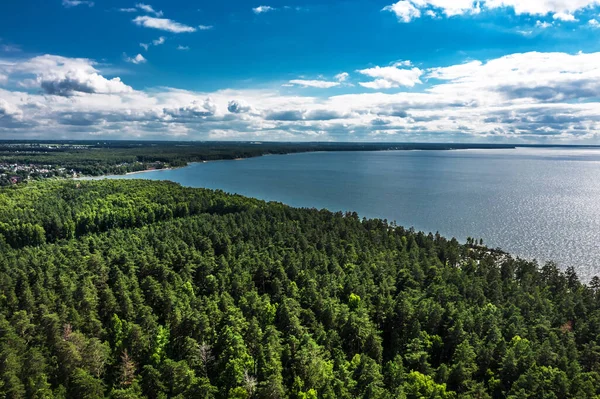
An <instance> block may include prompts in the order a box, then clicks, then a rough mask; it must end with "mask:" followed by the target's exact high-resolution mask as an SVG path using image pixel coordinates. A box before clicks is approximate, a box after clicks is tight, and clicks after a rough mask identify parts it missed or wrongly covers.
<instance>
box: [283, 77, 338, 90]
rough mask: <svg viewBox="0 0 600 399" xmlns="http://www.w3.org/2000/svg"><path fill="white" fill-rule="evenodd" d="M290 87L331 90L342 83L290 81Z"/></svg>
mask: <svg viewBox="0 0 600 399" xmlns="http://www.w3.org/2000/svg"><path fill="white" fill-rule="evenodd" d="M289 85H292V86H300V87H305V88H306V87H315V88H319V89H330V88H332V87H336V86H339V85H340V82H328V81H326V80H304V79H294V80H290V81H289Z"/></svg>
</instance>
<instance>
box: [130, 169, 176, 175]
mask: <svg viewBox="0 0 600 399" xmlns="http://www.w3.org/2000/svg"><path fill="white" fill-rule="evenodd" d="M173 169H175V168H163V169H146V170H139V171H137V172H128V173H125V175H126V176H129V175H137V174H140V173H147V172H160V171H162V170H173Z"/></svg>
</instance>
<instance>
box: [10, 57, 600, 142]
mask: <svg viewBox="0 0 600 399" xmlns="http://www.w3.org/2000/svg"><path fill="white" fill-rule="evenodd" d="M402 66H404V65H402ZM404 67H405V69H400V68H396V67H385V68H396V69H398V70H403V71H412V69H410V68H407V67H406V66H404ZM97 68H99V67H98V65H97V64H96V63H94V62H93V61H91V60H87V59H72V58H65V57H58V56H41V57H34V58H31V59H21V60H15V59H2V58H1V57H0V75H3V76H7V83H8V85H6V86H2V88H0V135H1V136H2V137H5V138H21V139H23V138H26V137H28V138H36V137H37V138H47V137H61V138H86V137H89V135H90V134H93V135H94V137H104V138H121V139H123V138H153V139H160V138H163V139H168V138H169V137H173V136H177V137H179V138H187V139H197V140H198V139H200V140H201V139H209V138H216V137H220V138H223V139H238V140H244V139H252V140H254V139H258V140H276V139H281V140H310V139H313V140H340V141H344V140H370V139H378V138H379V139H382V140H383V139H387V140H390V139H392V140H398V141H401V140H414V141H418V140H424V141H426V140H436V139H437V140H442V141H443V140H448V137H450V138H453V137H454V138H456V137H458V138H462V140H465V141H467V140H473V139H477V140H486V139H488V140H495V141H502V140H505V141H511V142H519V141H548V140H551V141H554V142H563V141H566V142H571V143H575V142H582V143H583V142H594V141H596V142H597V141H598V140H599V139H600V101H599V100H598V98H599V97H600V53H591V54H585V53H577V54H566V53H537V52H530V53H523V54H512V55H507V56H504V57H500V58H496V59H491V60H487V61H486V60H482V61H470V62H467V63H462V64H457V65H450V66H443V67H434V68H428V69H423V70H420V73H419V74H418V75H416V77H413V80H412V81H411V80H410V79H409V78H407V77H406V76H404V77H403V78H402V79H401V78H400V77H398V76H396V75H395V73H396V72H394V71H391V72H389V71H387V70H384V71H382V70H383V69H384V68H379V70H377V69H376V68H370V69H371V70H374V72H369V75H366V74H365V76H371V77H373V82H366V84H371V86H373V87H375V86H376V85H381V86H382V87H386V86H389V85H397V84H398V83H397V81H399V80H402V81H403V82H404V81H405V80H406V79H408V80H406V82H415V81H416V80H421V79H422V80H425V79H427V81H428V85H427V86H424V87H422V88H420V90H417V89H413V90H402V89H399V90H397V92H395V93H382V92H371V91H370V90H365V89H363V90H364V91H363V92H358V90H361V89H360V87H359V88H357V89H356V90H353V94H342V95H334V96H327V95H323V96H318V97H317V96H314V95H313V94H312V93H311V95H302V94H300V89H295V90H296V92H295V93H292V94H286V92H287V91H288V90H285V91H282V92H280V91H279V90H219V91H213V92H193V91H187V90H177V89H173V88H164V87H156V88H152V89H150V90H148V91H141V90H135V89H133V88H131V87H130V86H127V85H126V84H125V83H123V82H121V80H120V79H119V78H116V77H114V78H108V77H105V76H103V74H102V72H101V71H99V70H98V69H97ZM367 70H368V69H367ZM367 70H365V71H367ZM391 74H393V75H392V77H390V75H391ZM378 81H381V82H378ZM406 82H405V83H406ZM331 83H336V82H331ZM415 85H416V83H415ZM19 86H20V87H21V88H20V89H15V88H16V87H19ZM6 87H10V88H13V89H11V90H8V89H6ZM405 87H410V86H405ZM336 92H337V90H336Z"/></svg>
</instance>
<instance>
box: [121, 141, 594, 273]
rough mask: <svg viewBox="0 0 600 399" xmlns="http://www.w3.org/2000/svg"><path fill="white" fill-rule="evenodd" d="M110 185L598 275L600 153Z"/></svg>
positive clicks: (393, 162) (545, 151)
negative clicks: (215, 198) (416, 233)
mask: <svg viewBox="0 0 600 399" xmlns="http://www.w3.org/2000/svg"><path fill="white" fill-rule="evenodd" d="M115 178H128V179H131V178H137V179H139V178H143V179H152V180H172V181H175V182H178V183H181V184H182V185H185V186H190V187H207V188H213V189H221V190H224V191H227V192H231V193H239V194H242V195H245V196H249V197H256V198H260V199H264V200H272V201H280V202H283V203H286V204H289V205H292V206H296V207H309V208H319V209H320V208H327V209H330V210H332V211H338V210H342V211H346V210H348V211H356V212H358V213H359V215H361V216H366V217H369V218H373V217H376V218H382V219H388V220H395V221H397V223H398V224H400V225H403V226H407V227H410V226H414V227H415V228H416V229H418V230H423V231H426V232H430V231H431V232H436V231H439V232H440V233H441V234H442V235H444V236H447V237H456V238H458V239H460V240H461V241H464V240H465V239H466V237H468V236H471V237H476V238H483V240H484V242H485V243H486V244H487V245H489V246H492V247H501V248H502V249H504V250H507V251H509V252H511V253H512V254H514V255H518V256H521V257H524V258H528V259H533V258H535V259H538V260H539V261H540V262H544V261H547V260H554V261H556V262H557V263H558V264H559V265H560V266H561V267H562V268H565V267H567V266H570V265H572V266H574V267H575V268H576V269H577V271H578V272H579V274H580V276H581V277H582V278H583V279H586V280H587V279H589V278H591V277H592V276H593V275H596V274H600V149H581V148H577V149H573V148H517V149H515V150H507V149H502V150H458V151H385V152H320V153H306V154H293V155H276V156H275V155H274V156H264V157H260V158H252V159H246V160H241V161H217V162H208V163H197V164H192V165H190V166H188V167H186V168H182V169H176V170H165V171H155V172H147V173H142V174H134V175H128V176H117V177H115Z"/></svg>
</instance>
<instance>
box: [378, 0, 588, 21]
mask: <svg viewBox="0 0 600 399" xmlns="http://www.w3.org/2000/svg"><path fill="white" fill-rule="evenodd" d="M598 5H600V0H477V1H475V0H400V1H398V2H396V3H393V4H390V5H388V6H386V7H384V8H383V11H390V12H392V13H394V14H395V15H396V17H397V18H398V20H399V21H400V22H404V23H408V22H411V21H413V20H414V19H417V18H421V16H422V15H423V14H425V15H427V16H429V17H432V18H435V17H436V16H438V15H439V14H443V15H445V16H447V17H452V16H456V15H466V14H479V13H480V12H482V11H486V10H498V9H500V10H502V9H506V10H511V11H512V12H514V13H515V14H516V15H532V16H546V15H552V16H553V18H554V19H557V20H561V21H575V20H576V19H575V16H574V14H575V13H576V12H580V11H582V10H584V9H586V8H589V7H593V6H598Z"/></svg>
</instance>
